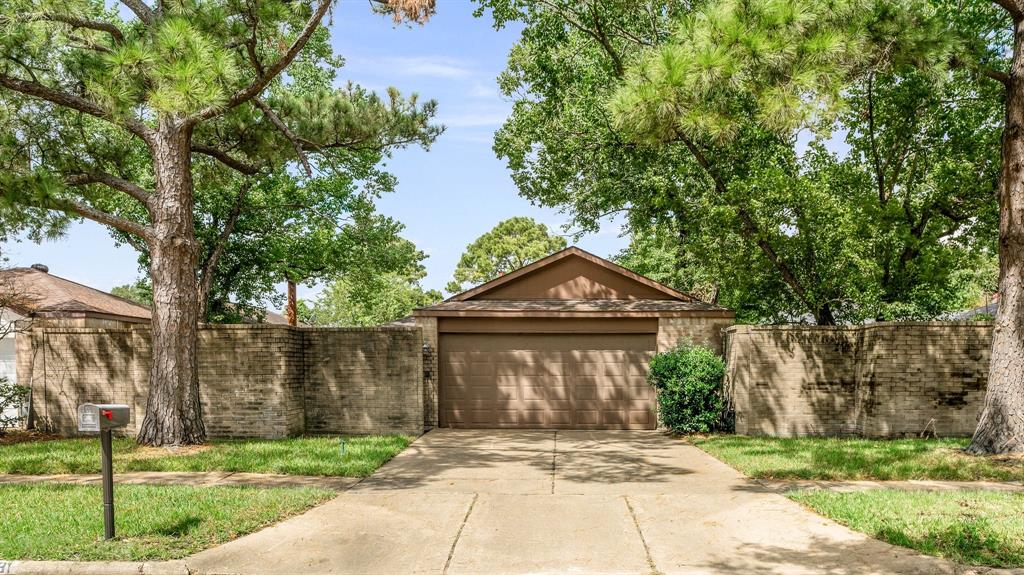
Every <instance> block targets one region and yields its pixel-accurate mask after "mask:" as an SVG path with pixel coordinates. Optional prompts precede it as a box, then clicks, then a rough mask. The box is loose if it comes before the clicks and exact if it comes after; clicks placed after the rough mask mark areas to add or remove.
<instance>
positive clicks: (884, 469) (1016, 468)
mask: <svg viewBox="0 0 1024 575" xmlns="http://www.w3.org/2000/svg"><path fill="white" fill-rule="evenodd" d="M690 440H691V441H692V442H693V443H694V444H695V445H697V446H698V447H700V448H701V449H703V450H704V451H707V452H708V453H710V454H711V455H713V456H715V457H717V458H718V459H721V460H722V461H724V462H725V463H728V464H729V465H731V466H733V467H735V468H736V469H738V470H740V471H742V472H743V473H745V474H746V475H748V476H750V477H754V478H758V479H836V480H842V479H880V480H886V479H889V480H895V479H944V480H954V481H979V480H992V481H1020V480H1024V459H1021V458H994V457H977V456H972V455H967V454H966V453H964V452H963V451H962V448H963V447H964V446H966V445H967V440H966V439H894V440H871V439H835V438H818V437H814V438H798V439H781V438H771V437H743V436H738V435H715V436H707V437H703V436H702V437H692V438H690Z"/></svg>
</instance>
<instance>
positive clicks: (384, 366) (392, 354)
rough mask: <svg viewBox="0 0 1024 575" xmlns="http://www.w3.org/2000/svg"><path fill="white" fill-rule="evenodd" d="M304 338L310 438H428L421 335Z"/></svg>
mask: <svg viewBox="0 0 1024 575" xmlns="http://www.w3.org/2000/svg"><path fill="white" fill-rule="evenodd" d="M303 334H304V335H305V344H304V349H305V360H304V364H305V381H306V385H305V405H306V431H307V432H309V433H381V432H382V431H391V432H399V431H400V432H407V433H417V434H419V433H422V432H423V387H422V385H423V355H422V351H421V348H422V345H423V339H422V335H421V334H420V330H419V329H416V328H387V327H378V328H360V329H308V330H303Z"/></svg>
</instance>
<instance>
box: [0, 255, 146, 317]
mask: <svg viewBox="0 0 1024 575" xmlns="http://www.w3.org/2000/svg"><path fill="white" fill-rule="evenodd" d="M0 282H4V283H7V284H9V287H10V289H11V290H13V291H14V292H15V293H17V294H21V296H22V297H20V298H19V302H18V303H17V304H16V305H14V306H12V307H13V308H16V309H15V310H14V311H16V312H18V313H20V314H22V315H28V314H42V315H79V314H84V315H101V316H116V317H119V318H125V319H127V320H129V321H148V320H149V319H150V312H149V308H147V307H144V306H141V305H139V304H137V303H134V302H132V301H129V300H126V299H124V298H120V297H117V296H115V295H112V294H109V293H106V292H103V291H100V290H98V289H94V288H91V287H89V286H85V285H82V284H80V283H76V282H73V281H71V280H67V279H64V278H62V277H59V276H55V275H53V274H50V273H47V272H44V271H40V270H37V269H33V268H11V269H7V270H0ZM17 308H20V309H17Z"/></svg>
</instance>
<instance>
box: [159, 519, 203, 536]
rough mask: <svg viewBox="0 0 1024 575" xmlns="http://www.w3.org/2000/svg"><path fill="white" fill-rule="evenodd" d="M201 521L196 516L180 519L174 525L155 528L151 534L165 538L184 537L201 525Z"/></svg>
mask: <svg viewBox="0 0 1024 575" xmlns="http://www.w3.org/2000/svg"><path fill="white" fill-rule="evenodd" d="M202 522H203V520H202V519H200V518H199V517H196V516H194V515H193V516H189V517H185V518H182V519H180V520H178V521H175V522H174V523H171V524H169V525H165V526H162V527H157V528H155V529H154V530H153V532H154V533H155V534H157V535H162V536H165V537H184V536H185V535H188V534H189V533H191V532H192V531H193V530H195V529H196V528H197V527H199V526H200V525H201V524H202Z"/></svg>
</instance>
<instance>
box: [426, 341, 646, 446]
mask: <svg viewBox="0 0 1024 575" xmlns="http://www.w3.org/2000/svg"><path fill="white" fill-rule="evenodd" d="M654 346H655V337H654V334H571V335H568V334H496V333H487V334H456V333H445V334H442V337H441V341H440V350H439V352H440V357H439V360H440V361H439V367H440V371H441V373H440V376H441V377H440V385H441V389H440V394H441V397H440V399H441V409H440V415H441V424H442V425H446V426H453V427H525V428H574V427H578V428H585V429H602V428H611V429H644V428H653V427H654V426H655V423H656V422H655V420H654V402H653V400H654V395H653V393H652V390H651V388H650V387H649V386H648V385H647V382H646V380H645V377H646V370H647V360H648V359H649V358H650V356H651V355H652V354H653V349H654Z"/></svg>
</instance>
